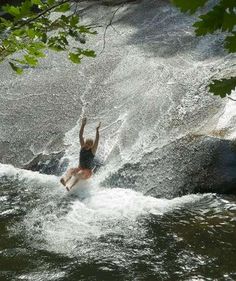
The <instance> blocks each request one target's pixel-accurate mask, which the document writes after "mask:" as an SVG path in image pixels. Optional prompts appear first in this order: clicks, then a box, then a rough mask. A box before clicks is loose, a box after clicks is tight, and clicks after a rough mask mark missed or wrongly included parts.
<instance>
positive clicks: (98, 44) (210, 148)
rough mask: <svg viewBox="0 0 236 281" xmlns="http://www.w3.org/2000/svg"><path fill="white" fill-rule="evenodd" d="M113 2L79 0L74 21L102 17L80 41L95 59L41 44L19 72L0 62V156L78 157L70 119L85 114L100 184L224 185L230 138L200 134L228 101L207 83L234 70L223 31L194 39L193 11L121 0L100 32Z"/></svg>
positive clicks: (75, 127)
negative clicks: (40, 56)
mask: <svg viewBox="0 0 236 281" xmlns="http://www.w3.org/2000/svg"><path fill="white" fill-rule="evenodd" d="M116 9H117V8H116V7H106V6H104V5H101V4H100V3H99V2H97V3H95V2H94V3H93V5H91V2H88V3H86V2H83V3H81V10H83V12H82V14H81V18H82V20H83V21H84V22H85V23H91V24H94V25H98V24H99V25H103V27H99V28H97V31H98V35H97V36H95V37H92V38H90V39H89V40H88V47H91V48H92V49H94V50H95V51H96V53H97V57H96V58H95V59H85V60H84V61H83V63H82V64H81V65H73V64H71V63H70V62H69V61H68V60H67V58H66V56H64V55H63V54H59V55H58V54H52V53H49V54H47V55H48V57H47V59H46V60H44V61H42V63H41V64H40V66H39V67H37V68H35V69H28V70H26V71H25V74H24V75H23V76H15V75H14V74H12V72H11V70H10V69H9V67H8V65H7V63H4V64H1V65H0V86H1V87H0V99H1V103H0V114H1V122H0V162H1V163H3V164H4V163H5V164H12V165H14V166H16V167H21V168H28V169H32V170H39V171H41V172H45V173H52V174H53V173H55V174H60V173H62V172H63V171H64V170H65V169H66V167H67V165H77V164H78V158H79V138H78V135H79V120H80V118H81V117H83V116H87V117H88V120H89V122H88V125H87V127H86V132H85V134H86V135H87V136H92V137H93V136H94V134H95V127H96V123H97V122H98V121H102V128H101V144H100V146H99V150H98V158H99V159H100V161H101V162H102V163H103V166H102V167H101V169H100V170H99V173H98V178H97V179H98V181H99V183H100V184H105V185H108V186H111V187H129V188H133V189H136V190H139V191H142V192H144V193H146V194H152V195H155V196H167V197H173V196H176V195H178V194H184V193H188V192H196V191H201V192H202V191H206V192H207V191H217V192H218V191H219V192H220V191H221V190H224V192H230V191H232V190H233V185H234V163H235V162H234V161H235V160H234V151H233V149H231V142H232V141H230V140H225V138H224V137H222V138H221V139H220V138H214V137H209V136H208V133H207V132H209V131H210V130H213V129H214V128H215V127H217V124H218V121H219V118H220V116H221V114H223V112H224V110H225V105H226V103H227V101H226V100H221V99H220V98H216V97H213V96H212V95H210V94H208V93H207V89H206V86H207V85H208V83H209V81H210V80H211V79H212V77H214V78H217V77H218V75H219V73H220V76H221V77H222V76H224V75H228V74H229V73H232V72H233V71H235V64H233V60H232V57H231V56H230V55H228V54H226V53H225V52H224V49H223V47H222V42H223V41H222V38H221V37H220V36H219V35H216V36H209V37H204V38H196V37H195V35H194V31H193V28H192V27H191V25H192V23H193V22H194V20H195V19H194V17H191V16H187V15H183V14H181V13H180V12H179V11H178V10H177V9H176V8H175V7H173V6H172V5H171V4H169V3H168V1H164V0H163V1H141V2H135V3H129V4H125V5H122V6H121V7H120V9H119V10H118V11H117V12H116V14H115V16H114V19H113V23H112V26H110V27H109V28H108V29H107V32H106V36H105V41H104V29H105V27H106V25H107V24H108V23H109V22H110V20H111V16H112V15H113V13H114V11H115V10H116ZM104 42H105V43H104ZM232 120H233V119H232ZM232 124H233V123H232ZM232 124H231V125H232ZM231 125H230V126H231ZM228 126H229V124H228V123H227V122H226V123H225V125H224V127H225V128H226V129H228ZM206 128H207V129H206ZM223 129H224V128H223ZM61 163H64V166H63V168H62V167H60V165H61ZM226 183H227V184H226ZM230 184H231V185H230ZM226 185H227V187H226ZM230 186H231V187H230Z"/></svg>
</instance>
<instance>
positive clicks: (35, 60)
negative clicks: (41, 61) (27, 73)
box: [24, 55, 38, 66]
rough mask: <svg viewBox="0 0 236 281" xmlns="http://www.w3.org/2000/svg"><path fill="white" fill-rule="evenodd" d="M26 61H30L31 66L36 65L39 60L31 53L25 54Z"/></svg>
mask: <svg viewBox="0 0 236 281" xmlns="http://www.w3.org/2000/svg"><path fill="white" fill-rule="evenodd" d="M24 58H25V61H26V62H27V63H28V65H30V66H36V65H37V64H38V60H37V59H36V58H35V57H33V56H30V55H24Z"/></svg>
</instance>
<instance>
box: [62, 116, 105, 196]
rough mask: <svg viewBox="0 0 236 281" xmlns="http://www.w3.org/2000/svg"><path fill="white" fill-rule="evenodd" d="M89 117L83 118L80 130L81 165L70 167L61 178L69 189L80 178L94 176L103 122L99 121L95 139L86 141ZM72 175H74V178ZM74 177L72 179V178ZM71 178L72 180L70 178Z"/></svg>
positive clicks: (84, 178)
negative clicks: (93, 171)
mask: <svg viewBox="0 0 236 281" xmlns="http://www.w3.org/2000/svg"><path fill="white" fill-rule="evenodd" d="M86 122H87V118H83V119H82V125H81V128H80V132H79V140H80V146H81V149H80V157H79V166H78V168H71V169H69V170H68V171H67V172H66V174H65V175H64V176H63V177H62V178H61V179H60V182H61V183H62V184H63V185H64V186H65V187H66V189H67V190H68V191H70V190H71V189H72V187H73V186H74V185H75V184H76V183H78V181H79V180H81V179H83V180H86V179H88V178H90V177H91V176H92V169H93V160H94V156H95V154H96V151H97V147H98V142H99V129H100V126H101V122H99V124H98V126H97V128H96V137H95V141H93V139H86V140H85V141H84V137H83V134H84V127H85V125H86ZM72 176H74V177H73V178H72ZM71 178H72V179H71ZM70 179H71V180H70Z"/></svg>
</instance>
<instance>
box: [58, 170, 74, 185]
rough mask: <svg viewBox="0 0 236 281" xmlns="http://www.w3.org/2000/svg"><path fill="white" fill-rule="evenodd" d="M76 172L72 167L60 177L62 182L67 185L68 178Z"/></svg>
mask: <svg viewBox="0 0 236 281" xmlns="http://www.w3.org/2000/svg"><path fill="white" fill-rule="evenodd" d="M73 174H74V169H73V168H71V169H69V170H68V171H67V172H66V174H65V175H64V176H63V177H62V178H61V179H60V182H61V183H62V184H63V185H64V186H66V183H67V182H68V180H69V179H70V178H71V177H72V176H73Z"/></svg>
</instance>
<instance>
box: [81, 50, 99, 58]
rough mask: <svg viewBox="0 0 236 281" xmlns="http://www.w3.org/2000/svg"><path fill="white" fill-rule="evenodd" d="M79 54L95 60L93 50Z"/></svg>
mask: <svg viewBox="0 0 236 281" xmlns="http://www.w3.org/2000/svg"><path fill="white" fill-rule="evenodd" d="M81 53H82V54H83V55H84V56H86V57H91V58H95V57H96V53H95V52H94V51H93V50H82V51H81Z"/></svg>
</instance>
